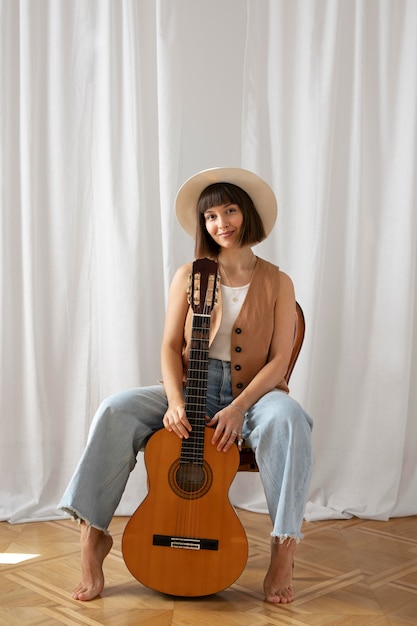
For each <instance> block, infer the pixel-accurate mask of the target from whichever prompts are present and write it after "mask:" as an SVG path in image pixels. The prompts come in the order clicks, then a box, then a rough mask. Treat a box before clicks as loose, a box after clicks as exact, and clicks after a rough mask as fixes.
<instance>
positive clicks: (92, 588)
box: [72, 522, 113, 602]
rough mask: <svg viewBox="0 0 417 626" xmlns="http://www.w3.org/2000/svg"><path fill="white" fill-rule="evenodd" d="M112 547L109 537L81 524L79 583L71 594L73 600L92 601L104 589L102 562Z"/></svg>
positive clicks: (111, 540)
mask: <svg viewBox="0 0 417 626" xmlns="http://www.w3.org/2000/svg"><path fill="white" fill-rule="evenodd" d="M112 545H113V539H112V538H111V537H110V535H105V534H104V533H103V532H102V531H101V530H97V528H93V527H92V526H87V525H86V524H85V523H84V522H82V523H81V565H82V573H81V582H80V583H78V585H77V586H76V587H75V589H74V590H73V592H72V597H73V598H74V599H75V600H83V601H84V602H85V601H87V600H92V599H93V598H96V597H97V596H99V595H100V593H101V592H102V591H103V587H104V575H103V561H104V559H105V558H106V556H107V555H108V553H109V552H110V550H111V547H112Z"/></svg>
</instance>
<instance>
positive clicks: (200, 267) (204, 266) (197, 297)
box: [188, 259, 218, 315]
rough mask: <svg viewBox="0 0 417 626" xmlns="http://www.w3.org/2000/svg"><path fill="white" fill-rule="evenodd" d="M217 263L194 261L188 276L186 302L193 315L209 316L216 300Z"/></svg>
mask: <svg viewBox="0 0 417 626" xmlns="http://www.w3.org/2000/svg"><path fill="white" fill-rule="evenodd" d="M217 289H218V280H217V263H216V261H213V260H211V259H196V260H195V261H194V263H193V270H192V273H191V274H190V284H189V287H188V302H189V303H190V306H191V308H192V309H193V311H194V313H199V314H200V315H210V314H211V311H212V309H213V306H214V305H215V303H216V300H217Z"/></svg>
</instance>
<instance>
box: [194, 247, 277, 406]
mask: <svg viewBox="0 0 417 626" xmlns="http://www.w3.org/2000/svg"><path fill="white" fill-rule="evenodd" d="M279 280H280V275H279V268H278V267H277V266H276V265H272V263H269V262H268V261H264V260H263V259H260V258H258V262H257V264H256V268H255V271H254V273H253V276H252V281H251V284H250V287H249V289H248V293H247V295H246V298H245V301H244V303H243V305H242V308H241V310H240V313H239V315H238V317H237V318H236V320H235V323H234V324H233V328H232V335H231V372H232V393H233V397H236V396H238V395H239V394H240V392H241V391H242V390H243V389H244V388H245V387H246V386H247V385H248V384H249V383H250V381H251V380H252V378H254V376H255V375H256V374H257V373H258V372H259V370H260V369H261V368H262V367H263V366H264V365H265V364H266V363H268V360H269V348H270V345H271V340H272V336H273V332H274V312H275V305H276V302H277V298H278V292H279ZM221 314H222V302H221V292H220V290H219V294H218V301H217V303H216V304H215V306H214V307H213V311H212V314H211V323H210V344H211V342H212V341H213V338H214V337H215V335H216V333H217V330H218V328H219V326H220V321H221ZM192 320H193V311H192V309H191V307H190V309H189V311H188V314H187V319H186V323H185V329H184V349H183V363H184V377H185V378H184V380H186V375H187V369H188V361H189V354H190V338H191V329H192ZM277 387H278V388H279V389H282V390H283V391H286V392H288V386H287V383H286V382H285V380H284V379H283V380H281V381H280V383H279V384H278V385H277Z"/></svg>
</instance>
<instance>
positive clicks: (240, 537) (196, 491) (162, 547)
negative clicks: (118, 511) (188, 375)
mask: <svg viewBox="0 0 417 626" xmlns="http://www.w3.org/2000/svg"><path fill="white" fill-rule="evenodd" d="M212 436H213V430H212V429H209V428H207V427H206V428H205V430H204V463H203V465H202V466H198V465H195V464H193V463H188V464H186V465H185V466H184V465H181V463H180V451H181V440H180V439H179V438H178V437H177V436H176V435H175V434H173V433H171V432H169V431H167V430H166V429H162V430H160V431H159V432H157V433H155V434H154V435H153V436H152V437H151V439H150V440H149V442H148V444H147V446H146V449H145V464H146V468H147V472H148V481H149V492H148V495H147V496H146V498H145V500H144V501H143V502H142V504H141V505H140V506H139V507H138V509H137V510H136V512H135V513H134V514H133V516H132V517H131V519H130V521H129V522H128V524H127V526H126V529H125V532H124V535H123V541H122V550H123V557H124V560H125V563H126V565H127V567H128V569H129V570H130V572H131V573H132V575H133V576H134V577H135V578H136V579H137V580H139V582H141V583H142V584H143V585H145V586H146V587H150V588H151V589H154V590H155V591H160V592H162V593H166V594H170V595H175V596H205V595H209V594H213V593H217V592H219V591H221V590H223V589H225V588H226V587H229V586H230V585H231V584H232V583H233V582H234V581H235V580H236V579H237V578H238V577H239V576H240V574H241V573H242V571H243V569H244V567H245V565H246V561H247V555H248V544H247V538H246V533H245V530H244V528H243V526H242V524H241V522H240V520H239V518H238V516H237V515H236V512H235V511H234V509H233V507H232V505H231V503H230V501H229V499H228V491H229V488H230V485H231V482H232V480H233V478H234V476H235V474H236V472H237V469H238V465H239V452H238V450H237V448H236V447H235V446H233V447H232V448H230V450H229V451H228V452H227V453H224V452H218V451H217V450H216V448H215V446H213V445H212V444H211V439H212Z"/></svg>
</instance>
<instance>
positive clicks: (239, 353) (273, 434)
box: [60, 168, 312, 603]
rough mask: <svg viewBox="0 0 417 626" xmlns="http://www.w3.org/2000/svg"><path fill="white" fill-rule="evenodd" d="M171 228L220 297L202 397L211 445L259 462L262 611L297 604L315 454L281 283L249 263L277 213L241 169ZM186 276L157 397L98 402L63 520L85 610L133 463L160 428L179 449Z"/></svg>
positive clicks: (209, 180)
mask: <svg viewBox="0 0 417 626" xmlns="http://www.w3.org/2000/svg"><path fill="white" fill-rule="evenodd" d="M176 211H177V217H178V220H179V222H180V224H181V225H182V226H183V227H184V229H185V230H186V231H187V232H188V233H189V234H191V235H192V236H193V237H195V238H196V246H195V252H196V257H197V258H201V257H210V258H214V259H216V260H217V262H218V267H219V273H220V279H221V289H220V294H219V301H218V304H216V305H215V306H214V309H213V312H212V320H211V329H210V349H209V372H208V391H207V415H208V425H209V426H211V427H213V428H214V433H213V438H212V443H213V445H215V446H216V448H217V450H218V451H219V452H222V451H224V452H226V451H227V450H228V449H229V448H230V447H231V446H232V445H235V443H238V444H239V445H240V443H241V440H245V441H246V444H247V445H249V446H251V447H252V448H253V449H254V451H255V455H256V459H257V463H258V466H259V472H260V477H261V480H262V483H263V487H264V490H265V496H266V500H267V504H268V509H269V513H270V516H271V520H272V524H273V529H272V532H271V560H270V564H269V568H268V571H267V573H266V576H265V579H264V583H263V584H264V593H265V599H266V601H268V602H271V603H287V602H291V601H292V600H293V598H294V591H293V584H292V570H293V559H294V553H295V549H296V545H297V543H298V541H299V540H300V539H302V534H301V524H302V520H303V513H304V507H305V502H306V498H307V492H308V487H309V480H310V473H311V466H312V452H311V427H312V422H311V419H310V418H309V416H308V415H307V414H306V413H305V412H304V411H303V409H302V408H301V407H300V405H299V404H298V403H297V402H296V401H295V400H293V399H292V398H290V396H289V395H288V388H287V385H286V382H285V378H284V376H285V373H286V371H287V367H288V363H289V359H290V355H291V350H292V342H293V337H294V320H295V296H294V288H293V284H292V282H291V280H290V278H289V277H288V276H287V275H286V274H284V273H283V272H281V271H280V270H279V268H278V267H276V266H275V265H272V264H271V263H268V262H267V261H264V260H262V259H260V258H259V257H257V256H255V255H254V253H253V251H252V249H251V246H253V245H254V244H256V243H258V242H260V241H262V240H263V239H264V238H265V237H266V236H267V235H268V234H269V232H270V231H271V229H272V227H273V225H274V222H275V219H276V213H277V206H276V199H275V196H274V193H273V192H272V190H271V188H270V187H269V186H268V185H267V184H266V183H265V182H264V181H263V180H262V179H260V178H259V177H258V176H256V175H255V174H253V173H252V172H249V171H247V170H243V169H238V168H216V169H211V170H205V171H203V172H200V173H198V174H196V175H195V176H193V177H192V178H190V179H189V180H188V181H186V182H185V183H184V185H183V186H182V187H181V189H180V191H179V192H178V195H177V199H176ZM190 271H191V264H187V265H184V266H182V267H180V268H179V269H178V270H177V272H176V274H175V276H174V278H173V281H172V284H171V289H170V296H169V302H168V309H167V316H166V323H165V329H164V336H163V341H162V348H161V364H162V376H163V385H156V386H152V387H145V388H140V389H133V390H130V391H126V392H121V393H119V394H116V395H114V396H112V397H110V398H108V399H107V400H105V401H104V402H103V403H102V404H101V406H100V408H99V410H98V412H97V414H96V416H95V418H94V421H93V423H92V426H91V431H90V435H89V439H88V442H87V446H86V450H85V452H84V454H83V456H82V458H81V460H80V463H79V465H78V467H77V469H76V472H75V474H74V477H73V479H72V481H71V483H70V485H69V486H68V488H67V491H66V493H65V494H64V496H63V498H62V500H61V503H60V508H62V509H64V510H65V511H67V512H68V513H70V514H71V515H72V516H73V517H74V518H76V519H79V520H81V554H82V580H81V582H80V583H79V584H78V585H77V586H76V587H75V589H74V591H73V597H74V598H75V599H78V600H84V601H85V600H91V599H92V598H94V597H96V596H97V595H99V594H100V593H101V591H102V589H103V587H104V577H103V570H102V566H103V561H104V559H105V557H106V556H107V554H108V553H109V551H110V549H111V546H112V538H111V537H110V535H109V534H108V531H107V528H108V525H109V523H110V521H111V519H112V516H113V514H114V511H115V510H116V507H117V505H118V503H119V501H120V498H121V496H122V493H123V490H124V488H125V485H126V482H127V479H128V476H129V473H130V471H131V470H132V469H133V467H134V465H135V462H136V455H137V453H138V451H139V450H140V449H143V448H144V446H145V444H146V441H147V440H148V439H149V437H150V436H151V435H152V434H153V433H154V432H156V431H157V430H159V429H160V428H162V427H163V426H164V427H165V428H166V429H167V430H169V431H172V432H174V433H175V434H176V435H177V436H178V437H180V438H184V437H188V433H189V432H190V430H191V426H190V423H189V421H188V419H187V416H186V414H185V409H184V376H185V373H186V371H187V361H188V354H189V340H190V318H191V316H192V313H191V311H190V307H189V305H188V301H187V293H186V292H187V287H188V279H189V275H190Z"/></svg>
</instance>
